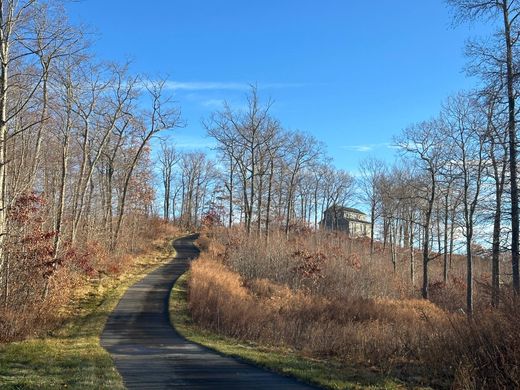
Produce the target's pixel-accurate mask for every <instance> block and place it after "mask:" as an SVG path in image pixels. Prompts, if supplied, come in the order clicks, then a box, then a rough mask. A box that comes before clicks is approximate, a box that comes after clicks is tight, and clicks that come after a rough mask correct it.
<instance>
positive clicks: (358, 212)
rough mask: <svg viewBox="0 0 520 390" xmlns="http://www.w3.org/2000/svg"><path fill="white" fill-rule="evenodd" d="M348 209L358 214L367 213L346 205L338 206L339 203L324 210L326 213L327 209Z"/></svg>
mask: <svg viewBox="0 0 520 390" xmlns="http://www.w3.org/2000/svg"><path fill="white" fill-rule="evenodd" d="M329 210H330V211H336V212H338V211H348V212H350V213H356V214H361V215H366V214H365V213H364V212H362V211H361V210H358V209H355V208H352V207H345V206H338V205H333V206H330V207H329V208H328V209H327V210H325V211H324V212H325V213H326V212H327V211H329Z"/></svg>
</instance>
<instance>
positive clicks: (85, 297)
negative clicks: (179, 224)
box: [0, 239, 174, 389]
mask: <svg viewBox="0 0 520 390" xmlns="http://www.w3.org/2000/svg"><path fill="white" fill-rule="evenodd" d="M173 255H174V251H173V248H172V246H171V240H170V239H169V240H168V241H165V244H164V245H162V247H161V248H160V249H159V248H158V249H157V250H155V251H154V252H153V253H150V254H147V255H144V256H141V257H139V258H138V259H136V261H135V263H134V265H133V266H132V267H131V269H130V271H128V272H127V273H125V274H123V275H120V276H119V278H117V279H115V278H109V277H105V278H104V279H102V280H101V281H98V282H97V283H95V284H91V285H89V286H86V288H85V290H84V291H83V292H82V294H80V295H81V298H79V299H78V301H77V302H75V303H74V304H72V305H71V310H73V312H72V313H71V319H70V320H68V321H67V322H66V323H65V325H64V326H63V327H60V328H59V329H57V330H55V331H54V332H52V333H50V334H49V335H48V336H47V337H43V338H38V339H29V340H25V341H21V342H15V343H9V344H4V345H0V388H1V389H56V388H71V389H124V388H125V387H124V385H123V380H122V378H121V376H120V375H119V373H118V372H117V370H116V368H115V366H114V363H113V361H112V359H111V357H110V355H109V353H108V352H107V351H105V350H104V349H103V348H102V347H101V346H100V344H99V336H100V335H101V332H102V331H103V328H104V326H105V322H106V319H107V317H108V315H109V314H110V313H111V311H112V310H113V309H114V307H115V306H116V305H117V303H118V302H119V300H120V299H121V297H122V296H123V294H124V293H125V291H126V289H127V288H128V287H129V286H130V285H132V284H133V283H135V282H136V281H138V280H139V279H141V278H142V277H143V276H144V275H146V274H147V273H148V272H150V271H151V270H153V269H154V268H156V267H158V266H159V265H161V264H164V263H166V262H167V261H168V260H169V259H171V258H172V256H173Z"/></svg>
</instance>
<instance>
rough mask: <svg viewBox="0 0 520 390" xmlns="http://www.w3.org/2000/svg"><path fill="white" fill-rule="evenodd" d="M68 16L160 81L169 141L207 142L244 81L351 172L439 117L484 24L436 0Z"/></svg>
mask: <svg viewBox="0 0 520 390" xmlns="http://www.w3.org/2000/svg"><path fill="white" fill-rule="evenodd" d="M67 8H68V9H69V13H70V17H71V19H72V20H73V21H74V22H83V23H85V24H86V25H88V26H90V29H91V30H93V31H95V32H96V34H95V36H94V39H95V41H94V51H95V52H96V53H97V54H98V56H99V57H100V58H102V59H107V60H115V61H125V59H131V60H132V70H133V71H135V72H143V73H146V74H148V75H150V76H151V77H159V76H161V77H163V76H168V79H169V80H170V83H169V85H170V86H171V87H172V89H174V95H175V98H176V100H177V101H178V103H179V105H180V107H181V110H182V113H183V117H184V119H185V120H186V122H187V126H186V127H185V128H183V129H179V130H176V131H175V132H174V134H173V137H172V139H174V140H176V142H177V144H178V147H179V148H181V149H190V148H196V149H205V148H207V147H208V146H210V145H211V142H210V140H209V139H207V138H205V131H204V129H203V127H202V125H201V118H204V117H207V116H208V115H209V113H210V112H211V111H213V110H215V109H217V108H218V107H219V105H220V102H221V101H222V100H224V99H226V100H227V101H229V102H230V103H231V104H233V105H235V106H239V105H240V104H241V102H242V101H243V98H244V96H245V93H246V91H247V85H248V83H253V84H257V85H258V88H259V91H260V95H261V96H263V97H265V98H268V97H271V98H272V99H273V100H274V101H275V105H274V107H273V113H274V114H275V115H276V116H277V117H278V118H279V119H280V121H281V123H282V124H283V125H284V126H285V127H287V128H289V129H300V130H303V131H307V132H309V133H311V134H313V135H314V136H315V137H316V138H318V139H319V140H321V141H323V142H324V143H325V144H326V145H327V149H328V152H329V154H330V155H331V156H332V157H333V158H334V162H335V165H336V166H337V167H338V168H342V169H347V170H349V171H351V172H353V173H355V172H356V170H357V166H358V163H359V161H360V160H361V159H362V158H364V157H366V156H368V155H371V154H372V155H375V156H379V157H382V158H386V159H391V158H392V154H393V150H392V149H391V148H390V145H391V142H392V137H393V136H394V135H397V134H398V133H399V132H400V131H401V130H402V129H403V128H404V127H406V126H407V125H409V124H411V123H413V122H416V121H420V120H424V119H428V118H430V117H431V116H433V115H435V114H436V113H437V112H438V110H439V107H440V104H441V102H442V101H443V99H445V98H446V97H447V96H448V95H449V94H452V93H455V92H457V91H459V90H461V89H464V88H470V87H471V86H472V85H473V84H474V81H473V80H471V79H468V78H467V77H466V76H465V74H464V70H463V68H464V65H465V63H466V59H465V58H464V43H465V41H466V40H467V39H468V38H470V37H473V36H478V35H480V34H481V33H482V31H483V30H482V27H475V26H473V27H470V26H465V25H464V26H459V27H457V28H454V27H453V26H452V18H451V14H450V10H449V9H448V8H447V6H446V5H445V3H444V2H443V1H442V0H426V1H425V0H422V1H417V0H415V1H412V0H374V1H371V2H363V1H352V0H323V1H317V0H277V1H275V0H254V1H253V0H250V1H246V0H219V1H214V0H213V1H212V0H185V1H176V0H152V1H147V2H143V1H137V0H136V1H128V0H126V1H124V0H110V1H108V0H81V1H78V2H72V3H70V4H68V5H67Z"/></svg>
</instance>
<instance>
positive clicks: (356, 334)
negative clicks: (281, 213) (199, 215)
mask: <svg viewBox="0 0 520 390" xmlns="http://www.w3.org/2000/svg"><path fill="white" fill-rule="evenodd" d="M205 246H206V252H205V254H204V255H203V256H202V258H201V259H199V260H197V261H196V262H194V263H193V265H192V270H191V279H190V282H189V309H190V312H191V315H192V316H193V319H194V321H195V322H196V323H197V324H198V325H200V326H202V327H204V328H206V329H210V330H212V331H215V332H218V333H220V334H223V335H226V336H229V337H234V338H237V339H240V340H249V341H254V342H257V343H260V344H262V345H272V346H284V347H288V348H294V349H296V350H298V351H301V352H302V353H304V354H306V355H308V356H313V357H316V358H321V359H323V358H332V359H335V360H340V361H342V362H344V363H345V364H363V365H365V366H368V367H376V368H377V369H378V370H380V372H393V373H394V374H395V375H398V376H399V377H401V378H402V379H404V380H406V381H408V382H410V383H413V384H419V385H433V386H435V387H449V386H450V383H453V384H455V386H456V387H457V388H486V387H487V388H496V387H498V388H507V387H508V386H509V387H510V386H512V385H515V384H517V383H518V382H515V380H518V375H519V373H518V369H514V367H515V364H517V363H518V356H517V355H518V348H517V347H518V342H517V341H516V342H513V341H512V340H511V337H505V336H506V335H507V334H509V333H511V334H513V335H518V331H517V330H516V331H512V329H511V328H512V327H513V324H515V323H517V322H515V321H518V320H519V319H520V316H519V315H518V312H519V311H518V310H516V311H511V310H509V311H508V310H506V309H505V307H504V309H503V310H501V311H500V312H497V311H496V310H495V311H490V309H489V308H488V303H487V302H488V296H487V294H486V293H485V288H484V287H483V285H479V290H478V292H477V307H478V310H477V316H476V317H475V319H473V320H468V319H467V318H466V316H465V315H464V314H462V312H461V311H460V310H459V309H460V308H462V307H464V291H465V286H464V284H463V283H462V282H461V280H463V279H462V278H461V276H462V275H461V273H460V270H462V269H463V268H462V266H461V264H460V262H459V261H458V260H457V263H454V264H453V268H452V270H451V278H450V283H448V284H447V285H445V284H444V283H440V282H439V279H440V277H439V276H440V275H441V273H440V272H439V271H440V270H441V267H439V265H438V264H432V275H433V277H432V279H433V281H432V284H431V287H432V297H433V300H434V301H435V303H434V302H431V301H425V300H422V299H418V296H419V291H418V287H417V286H414V285H413V284H412V283H411V281H410V277H409V274H408V267H407V265H408V264H407V263H406V261H407V259H406V257H405V255H406V253H405V252H404V253H403V254H401V256H400V260H399V262H398V267H397V272H395V273H394V272H393V266H392V264H391V262H390V261H389V259H388V257H386V256H385V254H383V253H382V252H378V253H376V255H374V256H372V259H371V260H369V258H370V255H369V253H367V250H368V248H367V243H366V242H364V241H356V240H345V239H343V240H341V239H338V238H337V237H331V239H327V238H326V237H323V236H322V237H320V236H314V237H312V236H310V237H307V238H299V239H293V240H291V241H289V242H288V241H286V240H285V239H283V238H282V237H280V238H276V237H271V238H270V241H269V243H266V241H265V238H263V237H256V238H246V237H245V236H243V235H240V234H236V233H231V234H229V233H224V234H222V235H220V237H219V242H215V241H211V242H210V243H209V244H208V243H206V244H205ZM417 265H418V264H417ZM485 266H486V264H485V263H484V262H483V261H479V260H477V262H476V268H477V275H480V274H483V275H484V274H485V270H486V269H485ZM420 272H421V268H420V266H419V265H418V267H417V274H418V275H420ZM418 281H419V282H420V280H418ZM517 306H518V305H516V306H510V308H511V307H517ZM510 312H512V313H516V316H515V315H512V314H507V313H510ZM519 336H520V335H519ZM518 339H520V337H518V338H517V340H518ZM506 340H507V341H506ZM493 356H499V363H497V362H495V361H494V360H493ZM490 367H491V368H490ZM516 367H518V366H516ZM477 373H479V374H478V375H477ZM480 373H481V374H480ZM511 376H512V378H511ZM493 378H494V379H493Z"/></svg>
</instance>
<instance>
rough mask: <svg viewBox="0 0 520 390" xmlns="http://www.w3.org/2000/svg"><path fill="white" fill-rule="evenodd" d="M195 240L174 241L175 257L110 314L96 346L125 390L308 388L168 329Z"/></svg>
mask: <svg viewBox="0 0 520 390" xmlns="http://www.w3.org/2000/svg"><path fill="white" fill-rule="evenodd" d="M196 237H197V236H196V235H192V236H188V237H184V238H181V239H178V240H176V241H174V247H175V250H176V251H177V256H176V258H175V259H174V260H172V261H171V262H170V263H168V264H166V265H163V266H161V267H159V268H157V269H156V270H154V271H152V272H151V273H150V274H148V275H147V276H145V277H144V278H143V279H142V280H141V281H139V282H137V283H136V284H134V285H133V286H131V287H130V288H129V289H128V290H127V292H126V293H125V294H124V296H123V297H122V298H121V301H120V302H119V304H118V305H117V307H116V308H115V309H114V311H113V312H112V313H111V314H110V316H109V318H108V320H107V323H106V325H105V329H104V330H103V334H102V335H101V345H102V346H103V347H104V348H105V349H106V350H107V351H108V352H109V353H110V354H111V356H112V358H113V359H114V362H115V365H116V367H117V369H118V371H119V373H120V374H121V376H122V377H123V380H124V383H125V385H126V387H127V388H129V389H165V388H185V389H312V388H313V387H311V386H307V385H305V384H302V383H300V382H297V381H296V380H294V379H291V378H287V377H283V376H280V375H277V374H275V373H272V372H268V371H265V370H263V369H261V368H257V367H254V366H251V365H249V364H246V363H243V362H240V361H238V360H236V359H233V358H230V357H225V356H222V355H220V354H218V353H216V352H213V351H211V350H209V349H207V348H204V347H202V346H199V345H197V344H194V343H192V342H189V341H187V340H185V339H184V338H183V337H182V336H180V335H179V334H178V333H177V332H176V331H175V330H174V329H173V328H172V326H171V325H170V321H169V317H168V316H169V314H168V299H169V295H170V290H171V288H172V286H173V284H174V283H175V281H176V280H177V278H179V276H181V275H182V274H183V273H184V272H185V271H186V270H187V269H188V266H189V263H190V261H191V260H192V259H193V258H196V257H197V256H198V254H199V251H198V249H197V248H196V247H195V246H194V244H193V241H194V240H195V239H196Z"/></svg>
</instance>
